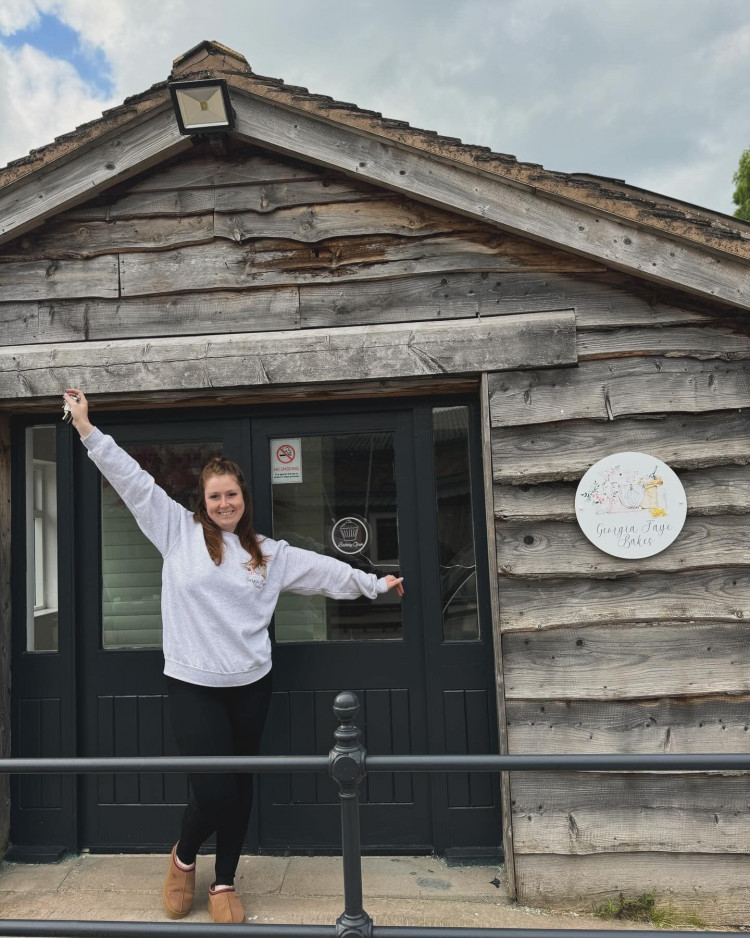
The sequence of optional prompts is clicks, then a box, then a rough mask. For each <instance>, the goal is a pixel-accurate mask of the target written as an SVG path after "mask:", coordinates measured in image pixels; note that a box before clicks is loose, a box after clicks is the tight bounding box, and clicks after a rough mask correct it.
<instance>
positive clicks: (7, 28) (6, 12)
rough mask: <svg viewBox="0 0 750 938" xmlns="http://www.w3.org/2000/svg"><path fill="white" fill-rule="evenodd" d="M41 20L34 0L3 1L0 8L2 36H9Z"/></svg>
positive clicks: (0, 30)
mask: <svg viewBox="0 0 750 938" xmlns="http://www.w3.org/2000/svg"><path fill="white" fill-rule="evenodd" d="M38 19H39V12H38V10H37V5H36V3H34V2H33V0H3V4H2V6H0V35H3V36H8V35H10V34H11V33H15V32H17V31H18V30H19V29H25V28H26V27H27V26H30V25H31V24H32V23H34V22H36V20H38Z"/></svg>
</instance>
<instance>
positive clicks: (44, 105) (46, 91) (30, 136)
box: [0, 43, 115, 166]
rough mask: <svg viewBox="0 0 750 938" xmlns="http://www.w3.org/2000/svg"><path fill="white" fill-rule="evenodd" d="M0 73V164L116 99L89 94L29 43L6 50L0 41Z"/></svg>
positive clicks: (70, 71)
mask: <svg viewBox="0 0 750 938" xmlns="http://www.w3.org/2000/svg"><path fill="white" fill-rule="evenodd" d="M0 75H2V76H3V79H2V94H0V126H1V127H3V128H4V132H3V134H2V136H1V137H0V166H2V165H5V163H7V162H9V161H10V160H13V159H16V158H18V157H21V156H24V155H25V154H26V153H28V152H29V151H30V150H32V149H35V148H37V147H40V146H43V145H44V144H47V143H50V142H51V141H52V139H53V138H54V137H55V136H59V135H60V134H64V133H67V132H68V131H71V130H73V129H74V128H75V127H76V126H77V125H78V124H82V123H84V122H85V121H89V120H93V119H94V118H96V117H98V116H99V115H100V114H101V112H102V110H103V109H104V108H106V107H110V106H111V105H112V104H113V103H115V102H107V101H103V100H101V99H100V98H95V97H93V96H92V94H91V89H90V88H89V87H88V86H87V85H85V84H84V83H83V82H82V81H81V79H80V77H79V76H78V73H77V72H76V70H75V69H74V68H73V67H72V66H71V65H69V64H68V63H67V62H64V61H61V60H60V59H51V58H50V57H49V56H46V55H44V53H42V52H39V51H38V50H37V49H34V48H32V47H31V46H28V45H26V46H22V47H21V48H20V49H18V50H11V49H8V48H6V47H5V46H3V44H2V43H0Z"/></svg>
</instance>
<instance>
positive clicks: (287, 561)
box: [63, 388, 404, 922]
mask: <svg viewBox="0 0 750 938" xmlns="http://www.w3.org/2000/svg"><path fill="white" fill-rule="evenodd" d="M63 400H64V401H65V403H66V405H67V406H68V407H69V409H70V414H71V422H72V423H73V425H74V426H75V428H76V430H77V431H78V433H79V434H80V436H81V439H82V441H83V443H84V445H85V446H86V448H87V450H88V454H89V457H90V458H91V459H92V460H93V462H94V463H95V464H96V466H97V467H98V468H99V470H100V471H101V473H102V474H103V475H104V476H105V477H106V478H107V479H108V481H109V482H110V484H111V485H112V487H113V488H114V489H115V491H116V492H117V493H118V495H119V496H120V497H121V498H122V500H123V502H124V503H125V504H126V505H127V507H128V509H129V510H130V511H131V512H132V513H133V515H134V517H135V519H136V521H137V522H138V525H139V527H140V528H141V530H142V531H143V533H144V534H145V535H146V537H147V538H148V539H149V540H150V541H151V542H152V543H153V544H154V545H155V546H156V548H157V549H158V550H159V552H160V553H161V555H162V557H163V558H164V565H163V570H162V603H161V605H162V622H163V649H164V673H165V675H166V678H167V690H168V701H169V712H170V719H171V722H172V728H173V731H174V735H175V738H176V740H177V745H178V747H179V750H180V752H181V753H182V754H183V755H186V756H192V755H207V756H212V755H216V756H221V755H257V753H258V747H259V744H260V737H261V733H262V730H263V724H264V722H265V719H266V714H267V712H268V705H269V701H270V696H271V641H270V638H269V635H268V625H269V623H270V621H271V617H272V615H273V613H274V609H275V607H276V603H277V601H278V598H279V594H280V593H282V592H294V593H302V594H305V595H324V596H330V597H332V598H335V599H356V598H357V597H359V596H368V597H369V598H370V599H375V597H376V596H377V595H378V594H379V593H385V592H387V591H388V590H390V589H395V590H396V591H397V592H398V594H399V595H400V596H403V594H404V589H403V586H402V578H397V577H393V576H386V577H381V578H380V579H378V577H376V576H375V574H372V573H364V572H362V571H361V570H355V569H354V568H353V567H350V566H349V565H348V564H345V563H341V562H340V561H338V560H335V559H333V558H331V557H325V556H323V555H322V554H318V553H315V552H314V551H308V550H300V549H299V548H296V547H291V546H290V545H289V544H287V543H286V541H274V540H271V539H270V538H267V537H262V536H260V535H258V534H256V533H255V531H254V530H253V524H252V510H251V504H250V497H249V495H248V491H247V488H246V486H245V482H244V480H243V477H242V472H241V470H240V468H239V466H238V465H237V464H236V463H234V462H232V461H231V460H228V459H223V458H222V457H216V458H214V459H212V460H210V462H208V463H207V465H206V466H204V468H203V471H202V472H201V476H200V484H199V493H198V507H197V509H196V511H195V513H193V512H190V511H188V510H187V509H186V508H183V507H182V506H181V505H179V504H178V503H177V502H175V501H173V500H172V499H171V498H170V497H169V496H168V495H167V494H166V492H165V491H164V490H163V489H161V488H160V487H159V486H158V485H157V484H156V482H155V481H154V479H153V478H152V477H151V476H150V475H149V474H148V473H147V472H146V471H145V470H143V469H141V467H140V466H139V465H138V463H137V462H136V461H135V460H134V459H132V458H131V457H130V456H129V455H128V454H127V453H126V452H125V451H124V450H122V449H121V448H120V447H119V446H118V445H117V444H116V443H115V441H114V440H113V439H112V437H110V436H105V435H104V434H103V433H102V432H101V431H100V430H97V429H96V428H95V427H94V426H93V424H92V423H91V422H90V420H89V417H88V402H87V401H86V397H85V395H84V394H83V392H82V391H80V390H78V389H77V388H68V389H67V390H66V391H65V393H64V394H63ZM190 791H191V798H190V803H189V804H188V806H187V808H186V809H185V813H184V815H183V819H182V826H181V829H180V839H179V840H178V842H177V843H176V844H175V846H174V848H173V849H172V853H171V855H170V859H169V867H168V870H167V875H166V878H165V880H164V886H163V889H162V904H163V906H164V911H165V912H166V914H167V915H168V916H169V917H170V918H183V917H184V916H185V915H187V914H188V912H190V910H191V908H192V905H193V897H194V894H195V861H196V856H197V853H198V850H199V849H200V846H201V844H202V843H203V842H204V841H205V840H206V839H207V838H208V837H210V835H211V834H213V833H214V832H216V864H215V872H216V879H215V882H214V883H213V885H212V886H211V889H210V890H209V896H208V907H209V911H210V913H211V917H212V918H213V920H214V921H215V922H242V921H244V918H245V913H244V910H243V909H242V904H241V903H240V900H239V898H238V897H237V894H236V892H235V889H234V876H235V872H236V870H237V864H238V862H239V857H240V852H241V850H242V843H243V841H244V839H245V833H246V831H247V825H248V821H249V818H250V807H251V802H252V777H251V776H250V775H249V774H247V773H243V774H238V775H209V774H204V773H198V774H194V775H191V776H190Z"/></svg>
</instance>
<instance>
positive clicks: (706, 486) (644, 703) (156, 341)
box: [0, 42, 750, 924]
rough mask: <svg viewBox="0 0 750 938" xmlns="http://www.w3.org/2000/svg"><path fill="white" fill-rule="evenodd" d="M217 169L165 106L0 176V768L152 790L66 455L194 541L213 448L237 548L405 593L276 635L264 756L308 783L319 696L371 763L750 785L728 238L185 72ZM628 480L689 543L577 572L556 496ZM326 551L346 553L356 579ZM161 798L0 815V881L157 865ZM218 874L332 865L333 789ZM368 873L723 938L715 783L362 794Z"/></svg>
mask: <svg viewBox="0 0 750 938" xmlns="http://www.w3.org/2000/svg"><path fill="white" fill-rule="evenodd" d="M170 77H171V79H173V80H190V79H203V78H222V79H224V80H225V81H226V83H227V86H228V89H229V93H230V96H231V103H232V107H233V109H234V111H235V115H236V123H235V126H234V129H233V130H232V131H231V132H229V133H227V134H224V135H217V134H207V135H199V136H197V137H195V136H190V135H183V134H181V133H180V130H179V128H178V125H177V122H176V120H175V114H174V111H173V108H172V104H171V101H170V94H169V89H168V84H167V82H163V83H160V84H157V85H155V86H153V87H152V88H150V89H148V90H147V91H145V92H144V93H142V94H139V95H136V96H134V97H132V98H128V99H127V100H126V101H125V102H124V103H123V104H122V105H121V106H119V107H116V108H114V109H112V110H111V111H108V112H106V113H105V114H103V115H102V117H101V118H100V119H99V120H96V121H93V122H92V123H90V124H86V125H83V126H81V127H78V128H76V129H75V130H73V131H71V133H69V134H66V135H65V136H63V137H60V138H58V139H57V140H55V141H54V142H53V143H51V144H50V145H48V146H45V147H43V148H41V149H39V150H36V151H34V152H32V153H31V154H30V155H29V156H27V157H24V158H23V159H21V160H17V161H15V162H13V163H11V164H10V165H8V166H7V167H6V168H5V169H3V170H1V171H0V242H2V247H1V248H0V321H1V322H2V347H1V348H0V494H1V496H2V497H1V498H0V577H2V590H1V591H0V648H1V649H2V658H1V659H0V667H1V668H2V671H1V673H0V682H1V686H2V697H1V699H0V739H2V745H3V754H4V755H9V754H10V753H12V754H13V755H17V756H39V757H43V756H59V755H76V754H78V755H102V756H106V755H133V754H142V755H160V754H162V753H167V754H170V753H173V752H174V748H173V744H172V742H171V736H170V733H169V729H168V727H167V725H166V721H165V717H164V708H163V696H164V686H163V683H162V678H161V666H162V660H161V654H160V616H159V590H160V568H159V558H158V556H157V555H155V553H154V551H153V550H152V549H151V548H150V545H149V544H148V543H147V542H145V540H144V539H143V537H142V535H141V534H140V532H139V531H138V529H137V527H136V526H135V524H134V523H133V522H132V520H131V519H130V517H129V515H128V514H127V512H126V511H124V510H123V506H122V504H121V503H120V502H119V499H118V498H117V496H116V495H115V494H114V493H113V492H112V490H111V489H110V488H109V486H108V485H107V484H106V483H103V482H102V480H101V478H100V476H99V475H98V474H97V472H96V470H95V469H94V468H93V466H92V464H91V462H90V461H89V460H88V459H87V458H86V455H85V450H84V448H83V447H82V446H81V444H80V443H79V442H78V439H77V435H76V434H75V433H74V432H73V431H71V429H70V428H69V427H68V426H66V425H65V424H64V423H62V422H61V421H60V415H61V410H60V406H61V400H60V395H61V392H62V390H63V389H64V388H65V387H68V386H77V387H81V388H83V389H84V390H85V391H86V392H87V394H88V395H89V397H90V400H91V402H92V420H93V421H94V423H96V424H97V425H99V426H101V428H102V429H103V430H105V432H109V433H111V434H112V435H113V436H114V437H115V439H117V440H118V442H119V443H121V444H122V445H123V446H125V447H126V448H127V449H128V450H129V451H131V452H132V453H133V454H134V455H136V457H137V458H138V459H139V460H140V461H141V463H142V464H143V465H144V466H145V467H146V468H148V469H149V471H151V472H153V473H154V475H155V476H156V477H157V479H158V480H159V481H160V483H161V484H162V485H164V486H165V487H166V488H167V490H168V491H169V492H170V493H171V494H172V495H173V496H174V497H175V498H178V499H184V500H185V502H186V503H189V499H190V498H191V492H192V489H193V488H194V486H195V480H196V470H197V469H199V468H200V465H201V463H202V460H203V459H205V458H206V457H207V456H209V455H211V454H213V453H215V452H218V451H222V452H225V453H227V454H229V455H231V456H232V458H235V459H237V460H238V461H239V462H240V463H241V464H242V465H243V468H244V470H245V472H246V474H247V476H248V478H249V479H250V480H251V484H252V491H253V499H254V506H255V514H256V526H257V527H258V529H259V530H260V531H261V532H264V533H267V534H269V535H273V536H276V537H284V538H286V539H288V540H290V542H294V543H297V544H300V545H302V546H308V547H310V548H312V549H316V550H324V551H327V552H329V553H334V554H335V555H337V556H343V557H344V558H345V559H348V560H349V562H351V563H354V564H357V565H360V566H362V567H363V568H365V569H378V570H380V571H382V572H393V571H396V570H398V571H400V572H401V574H402V575H403V576H404V577H405V585H406V596H405V597H404V600H403V603H402V604H398V603H395V602H394V601H393V599H392V598H390V599H389V598H388V597H382V601H381V600H379V601H378V602H376V603H374V604H369V603H364V604H357V603H354V604H352V605H351V606H348V605H346V606H345V605H344V604H338V605H337V606H335V607H334V606H332V605H331V604H329V603H326V601H324V600H320V601H318V600H305V601H301V600H300V599H299V597H288V598H285V599H284V600H283V602H282V603H281V604H280V606H279V611H278V613H277V616H276V621H275V626H274V628H275V634H274V641H275V651H274V655H275V657H274V661H275V665H274V672H275V682H276V683H275V693H274V703H273V709H272V715H271V718H270V720H269V727H268V733H267V742H266V749H267V751H268V752H273V753H284V752H288V753H294V754H304V753H324V752H327V750H328V749H329V748H330V745H331V741H332V731H333V728H334V719H333V715H332V713H331V702H332V700H333V697H334V695H335V693H336V692H337V691H339V690H342V689H352V690H355V691H357V692H358V694H359V696H360V698H361V701H362V708H363V710H362V715H361V722H362V724H363V728H364V732H365V737H366V744H367V746H368V749H369V751H370V752H372V753H379V754H383V753H408V752H434V753H442V752H487V751H495V752H497V751H500V752H503V753H663V752H675V753H679V752H695V753H704V752H705V753H725V752H747V750H748V744H749V742H750V639H749V637H748V625H747V621H748V618H749V617H750V580H749V579H748V566H749V564H750V549H749V548H750V540H749V535H748V522H749V520H750V519H749V518H748V513H749V512H750V478H749V477H748V469H747V463H748V461H750V422H749V421H748V417H747V410H746V409H747V407H748V405H750V389H749V382H748V358H749V357H750V326H749V324H748V310H750V225H748V224H746V223H744V222H742V221H739V220H738V219H735V218H730V217H728V216H724V215H721V214H719V213H716V212H712V211H709V210H707V209H703V208H699V207H697V206H693V205H688V204H685V203H683V202H680V201H678V200H675V199H671V198H669V197H668V196H662V195H658V194H655V193H651V192H645V191H643V190H640V189H637V188H634V187H632V186H628V185H626V184H625V183H624V182H622V181H621V180H614V179H605V178H602V177H597V176H589V175H584V174H572V175H571V174H564V173H557V172H552V171H549V170H545V169H543V168H542V167H541V166H538V165H534V164H528V163H520V162H517V161H516V160H515V158H514V157H511V156H508V155H505V154H501V153H494V152H491V151H490V150H489V149H487V148H484V147H478V146H472V145H466V144H463V143H461V142H460V141H458V140H456V139H454V138H447V137H442V136H440V135H438V134H436V133H434V132H431V131H424V130H418V129H415V128H412V127H410V126H409V125H408V124H406V123H404V122H402V121H397V120H390V119H388V118H384V117H383V116H381V115H380V114H377V113H374V112H372V111H365V110H361V109H359V108H357V107H356V106H354V105H351V104H346V103H342V102H338V101H334V100H332V99H331V98H328V97H325V96H322V95H317V94H311V93H309V92H308V91H307V90H306V89H304V88H298V87H292V86H288V85H285V84H284V83H283V82H282V81H280V80H278V79H273V78H265V77H262V76H259V75H256V74H254V73H253V72H252V71H251V69H250V67H249V66H248V64H247V62H246V60H245V59H244V58H243V56H242V55H240V54H238V53H236V52H233V51H232V50H230V49H227V48H225V47H224V46H221V45H219V44H218V43H215V42H203V43H201V44H200V45H198V46H196V47H195V48H194V49H191V50H190V51H189V52H187V53H185V55H183V56H181V57H180V58H178V59H177V60H176V61H175V63H174V68H173V72H172V75H171V76H170ZM630 451H635V452H640V453H645V454H648V455H649V456H652V457H654V458H656V459H658V460H661V461H663V462H664V463H665V464H667V465H668V466H669V467H671V469H673V470H674V471H675V472H676V473H677V474H678V476H679V479H680V481H681V483H682V485H683V487H684V490H685V493H686V498H687V518H686V521H685V524H684V527H683V529H682V530H681V532H680V533H679V536H677V538H676V539H675V540H674V542H673V543H672V544H671V546H669V547H668V548H667V549H666V550H663V551H661V552H659V553H657V554H655V555H653V556H649V557H646V558H642V559H628V558H625V559H623V558H618V557H616V556H612V555H610V554H608V553H605V552H603V551H602V550H599V549H598V548H597V547H595V546H594V545H593V544H592V543H591V542H590V541H589V540H588V539H587V537H586V536H584V533H583V532H582V530H581V528H580V527H579V525H578V523H577V520H576V512H575V508H574V496H575V492H576V487H577V484H578V482H579V480H580V479H581V478H582V476H583V475H584V473H586V471H587V470H588V469H589V467H591V466H592V464H594V463H596V462H597V461H598V460H600V459H602V458H604V457H607V456H609V455H611V454H616V453H621V452H630ZM362 543H364V544H365V546H364V547H362V546H361V545H362ZM185 791H186V789H185V780H184V778H180V777H175V776H163V777H161V776H153V775H143V776H140V777H139V776H130V775H127V776H126V775H123V776H97V777H94V776H82V777H81V778H79V779H73V778H71V777H69V776H65V777H60V778H55V777H49V776H47V777H39V778H33V777H30V776H29V777H20V778H15V779H13V780H12V781H11V783H10V788H8V787H7V786H6V787H5V788H4V789H3V794H2V798H1V799H0V800H1V801H2V805H3V807H2V814H1V815H0V840H1V841H2V844H3V845H5V844H8V845H9V849H10V851H11V852H10V854H9V855H10V856H14V857H16V858H20V859H27V860H28V859H31V860H34V859H36V860H51V859H54V858H56V857H58V856H60V855H62V854H63V853H66V852H69V851H77V850H80V849H83V848H89V849H90V850H92V851H94V852H96V851H100V852H115V851H121V850H125V851H128V852H138V851H144V852H148V851H159V850H168V849H169V846H171V843H172V833H173V830H174V828H175V824H176V818H177V817H178V815H179V812H180V811H181V805H182V803H183V802H184V798H185ZM257 803H258V808H257V810H256V816H255V818H254V820H253V822H252V825H251V828H252V830H251V835H250V839H249V841H248V845H247V846H248V849H249V850H256V851H263V852H290V851H299V852H307V853H316V852H317V853H320V852H323V853H325V852H332V851H335V850H336V849H337V839H338V827H337V823H338V822H337V811H338V808H337V805H336V793H335V791H334V789H333V787H332V784H330V783H329V781H328V780H327V779H320V778H315V777H303V776H296V777H293V778H288V777H280V778H276V779H269V778H265V777H264V778H262V779H261V780H260V785H259V797H258V799H257ZM362 832H363V847H364V849H365V851H370V852H380V853H389V852H390V853H405V852H436V853H439V854H445V855H449V856H455V857H459V858H460V857H466V856H485V857H499V856H500V855H501V853H504V856H505V862H506V864H507V870H508V876H509V881H510V888H511V890H512V895H513V896H515V897H517V898H518V900H519V901H521V902H523V903H525V904H529V905H534V906H539V905H555V906H559V907H574V908H591V907H592V905H594V906H595V905H598V904H600V903H602V902H603V901H604V900H605V899H606V898H608V897H612V896H614V897H616V896H617V895H618V894H619V893H620V892H622V893H624V894H625V895H640V894H641V893H643V892H644V891H650V890H651V889H654V888H655V889H656V890H657V892H658V894H659V895H660V897H662V898H664V899H665V900H669V901H671V902H673V903H674V904H675V905H677V906H680V907H683V908H689V909H692V910H695V911H697V912H699V913H700V915H701V916H702V917H703V918H704V919H705V920H706V921H709V922H717V923H718V922H726V923H735V924H736V923H745V924H747V922H748V921H750V895H749V894H748V890H747V883H748V881H749V880H750V858H749V852H748V843H750V813H749V811H748V781H747V777H746V776H745V775H743V774H741V773H723V772H714V773H695V774H690V773H675V774H669V775H664V774H653V773H646V772H639V773H618V772H609V773H594V774H591V773H575V772H564V773H549V774H533V773H531V774H529V773H517V774H513V775H511V776H510V777H507V776H503V777H502V778H494V777H491V776H487V775H472V776H469V775H465V776H461V775H455V776H450V777H449V778H446V777H443V776H435V777H432V778H429V777H427V776H418V775H414V776H405V775H393V776H376V775H373V776H371V777H370V778H369V779H368V780H367V784H366V790H365V791H364V792H363V806H362Z"/></svg>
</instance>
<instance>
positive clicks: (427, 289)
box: [300, 272, 495, 328]
mask: <svg viewBox="0 0 750 938" xmlns="http://www.w3.org/2000/svg"><path fill="white" fill-rule="evenodd" d="M486 286H487V280H486V278H485V276H484V275H483V274H481V273H475V272H473V273H466V274H455V273H445V274H443V275H440V274H436V275H433V276H414V277H408V278H404V279H401V280H378V281H375V282H373V283H362V282H356V283H338V284H336V285H335V286H328V287H322V286H320V287H314V288H311V287H302V288H301V289H300V317H301V320H302V325H303V327H304V326H311V327H316V328H319V327H322V326H335V327H340V326H345V325H349V324H352V325H354V324H361V323H366V322H408V321H415V320H422V319H432V320H435V319H443V318H450V319H453V318H459V317H469V316H470V317H476V316H483V315H484V313H485V310H486V309H487V307H488V306H491V305H492V304H493V303H494V302H495V300H494V298H493V296H492V293H491V291H488V290H487V288H486ZM487 321H490V320H487Z"/></svg>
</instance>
